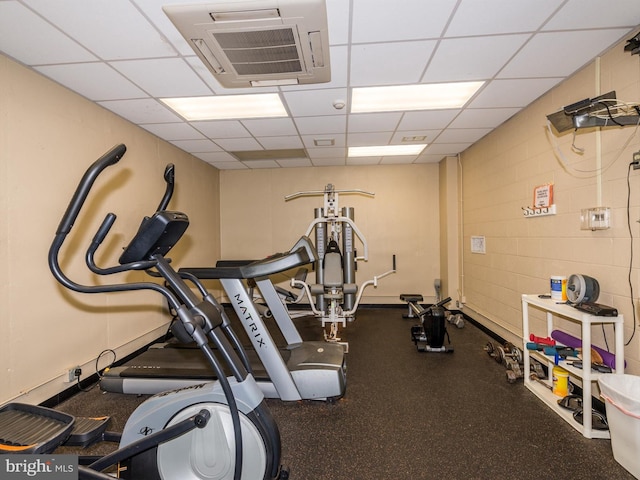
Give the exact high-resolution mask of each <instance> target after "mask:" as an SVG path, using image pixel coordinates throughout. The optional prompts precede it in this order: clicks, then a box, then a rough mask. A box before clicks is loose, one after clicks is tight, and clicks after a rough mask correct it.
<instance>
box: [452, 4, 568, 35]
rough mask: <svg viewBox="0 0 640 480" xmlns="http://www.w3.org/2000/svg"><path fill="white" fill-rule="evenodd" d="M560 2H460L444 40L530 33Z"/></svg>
mask: <svg viewBox="0 0 640 480" xmlns="http://www.w3.org/2000/svg"><path fill="white" fill-rule="evenodd" d="M561 4H562V0H536V1H534V2H523V1H515V2H514V1H513V0H483V1H481V2H479V1H477V0H462V1H461V2H460V5H459V6H458V8H457V9H456V14H455V16H454V17H453V20H452V21H451V23H450V24H449V26H448V27H447V33H446V35H447V37H468V36H472V35H495V34H499V33H513V32H534V31H536V30H538V28H540V26H541V25H542V24H543V23H544V22H545V21H546V20H547V19H548V18H549V16H550V15H551V14H552V13H553V12H554V11H555V10H556V9H557V8H558V7H559V6H560V5H561Z"/></svg>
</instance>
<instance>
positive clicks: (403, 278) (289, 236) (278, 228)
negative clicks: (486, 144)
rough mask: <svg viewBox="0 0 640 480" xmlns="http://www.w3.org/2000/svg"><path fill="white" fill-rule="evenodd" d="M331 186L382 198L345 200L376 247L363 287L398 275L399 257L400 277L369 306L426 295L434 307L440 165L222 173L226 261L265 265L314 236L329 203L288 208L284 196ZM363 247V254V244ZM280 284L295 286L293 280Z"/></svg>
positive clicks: (360, 275) (304, 200)
mask: <svg viewBox="0 0 640 480" xmlns="http://www.w3.org/2000/svg"><path fill="white" fill-rule="evenodd" d="M329 183H331V184H333V185H334V186H335V188H336V189H337V190H340V189H342V190H345V189H360V190H365V191H369V192H373V193H375V197H373V198H371V197H367V196H362V195H344V194H342V195H340V196H339V205H340V206H341V207H342V206H344V207H353V208H354V210H355V223H356V225H357V226H358V228H359V229H360V231H361V232H362V233H363V235H364V237H365V239H366V241H367V244H368V247H369V260H368V261H367V262H358V270H357V273H356V281H357V283H358V285H362V284H363V283H364V282H365V281H367V280H370V279H372V278H373V277H374V275H380V274H382V273H384V272H386V271H388V270H390V269H391V267H392V256H393V255H394V254H395V255H396V259H397V273H396V274H393V275H390V276H387V277H385V278H383V279H381V280H380V282H379V283H378V287H377V288H374V287H373V286H371V287H368V288H367V289H366V290H365V291H364V294H363V297H362V303H373V304H375V303H379V304H380V303H382V304H387V303H399V298H398V296H399V294H400V293H421V294H423V295H424V296H425V301H433V298H434V296H435V292H434V289H433V281H434V279H435V278H439V277H440V259H439V225H438V215H439V213H438V212H439V205H438V204H439V198H438V165H437V164H421V165H376V166H345V167H308V168H282V169H264V170H258V169H255V170H250V171H249V170H225V171H222V172H221V173H220V194H221V249H222V251H221V255H222V258H226V259H237V258H262V257H265V256H267V255H271V254H272V253H275V252H282V251H286V250H288V249H290V248H291V247H292V246H293V245H294V244H295V242H296V241H297V240H298V239H299V238H300V236H301V235H303V234H304V233H305V232H306V231H307V228H308V227H309V224H310V223H311V222H312V220H313V219H314V208H319V207H322V206H323V200H324V199H323V196H313V197H301V198H298V199H296V200H290V201H287V202H285V200H284V197H285V196H286V195H288V194H291V193H295V192H300V191H312V190H320V191H322V190H324V188H325V186H326V185H327V184H329ZM311 236H312V238H313V233H312V234H311ZM356 248H357V250H358V254H359V255H362V254H363V250H362V244H361V243H360V242H356ZM293 273H295V272H289V273H288V274H289V275H292V274H293ZM312 278H314V277H313V274H311V275H310V276H309V279H312ZM276 281H278V282H282V286H283V287H285V288H287V287H288V279H287V278H286V277H285V276H282V277H278V278H276Z"/></svg>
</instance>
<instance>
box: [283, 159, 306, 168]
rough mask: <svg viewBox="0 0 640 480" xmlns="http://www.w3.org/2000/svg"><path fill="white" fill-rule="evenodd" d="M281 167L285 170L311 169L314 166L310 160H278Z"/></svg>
mask: <svg viewBox="0 0 640 480" xmlns="http://www.w3.org/2000/svg"><path fill="white" fill-rule="evenodd" d="M276 162H277V163H278V165H279V166H281V167H284V168H294V167H311V166H313V164H312V163H311V160H309V159H308V158H284V159H282V160H276Z"/></svg>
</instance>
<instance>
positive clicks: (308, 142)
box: [302, 135, 346, 151]
mask: <svg viewBox="0 0 640 480" xmlns="http://www.w3.org/2000/svg"><path fill="white" fill-rule="evenodd" d="M314 140H333V141H334V144H333V145H332V146H328V147H319V146H317V145H316V144H315V143H314ZM302 142H303V143H304V146H305V147H306V148H313V149H323V148H326V149H331V150H332V151H334V150H333V149H334V148H335V147H344V146H345V145H346V144H345V138H344V135H302ZM342 150H344V149H342Z"/></svg>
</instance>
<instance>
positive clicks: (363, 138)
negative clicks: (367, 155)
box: [347, 132, 393, 147]
mask: <svg viewBox="0 0 640 480" xmlns="http://www.w3.org/2000/svg"><path fill="white" fill-rule="evenodd" d="M392 135H393V132H370V133H364V132H362V133H348V134H347V145H349V146H350V147H366V146H371V145H388V144H389V142H390V141H391V136H392Z"/></svg>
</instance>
